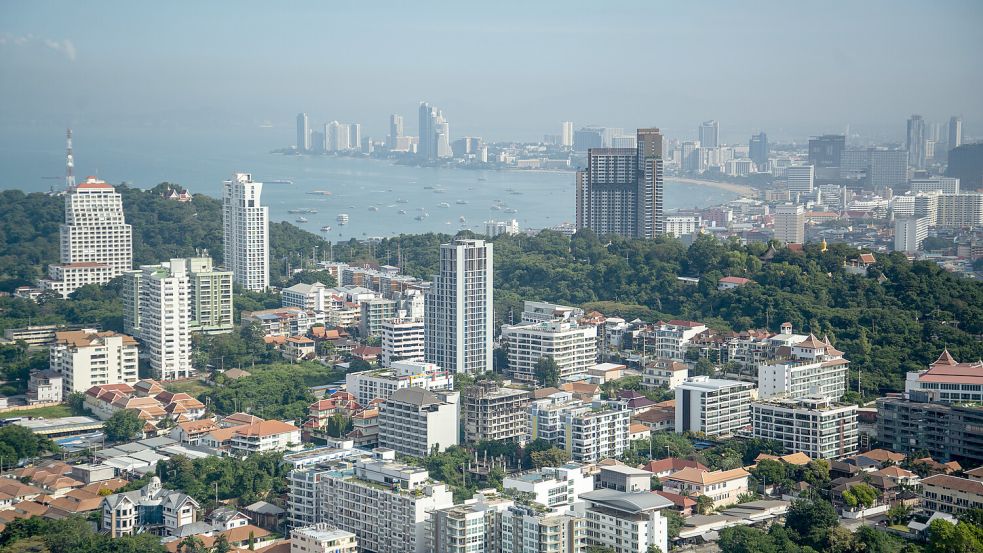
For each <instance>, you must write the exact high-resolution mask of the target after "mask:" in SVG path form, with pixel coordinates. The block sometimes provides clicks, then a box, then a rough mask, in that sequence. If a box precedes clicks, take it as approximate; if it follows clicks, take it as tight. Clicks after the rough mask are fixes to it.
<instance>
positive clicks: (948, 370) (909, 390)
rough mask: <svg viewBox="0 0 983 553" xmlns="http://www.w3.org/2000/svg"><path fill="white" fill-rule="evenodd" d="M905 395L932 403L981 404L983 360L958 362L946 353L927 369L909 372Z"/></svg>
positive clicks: (946, 351)
mask: <svg viewBox="0 0 983 553" xmlns="http://www.w3.org/2000/svg"><path fill="white" fill-rule="evenodd" d="M904 389H905V394H906V395H909V396H911V395H924V396H925V397H926V398H927V399H928V401H931V402H933V403H980V402H981V401H983V361H972V362H966V363H959V362H957V361H956V360H955V359H954V358H953V357H952V355H950V354H949V350H948V349H946V350H943V351H942V355H939V358H938V359H936V360H935V362H934V363H932V364H931V365H929V367H928V369H927V370H924V371H917V372H909V373H908V375H907V377H906V378H905V386H904Z"/></svg>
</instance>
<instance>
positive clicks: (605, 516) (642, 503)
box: [575, 490, 673, 553]
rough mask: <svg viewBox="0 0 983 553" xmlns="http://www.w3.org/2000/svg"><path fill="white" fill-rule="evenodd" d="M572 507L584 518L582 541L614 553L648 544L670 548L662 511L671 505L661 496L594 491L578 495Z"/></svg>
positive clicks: (638, 550) (631, 552) (642, 548)
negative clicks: (577, 500) (580, 498)
mask: <svg viewBox="0 0 983 553" xmlns="http://www.w3.org/2000/svg"><path fill="white" fill-rule="evenodd" d="M581 497H582V499H584V503H580V504H578V505H577V508H576V509H575V511H576V513H577V514H578V515H579V516H582V517H583V518H584V519H585V520H586V527H587V531H586V532H585V535H584V541H585V542H586V543H587V544H589V545H595V546H600V547H609V548H611V549H613V550H614V551H615V553H641V552H645V551H649V547H650V546H655V547H658V548H659V549H658V550H659V551H669V522H668V520H667V519H666V517H665V516H663V514H662V512H663V511H664V510H665V509H671V508H672V507H673V503H672V501H669V500H668V499H666V498H664V497H662V496H661V495H658V494H654V493H650V492H648V491H643V492H622V491H616V490H596V491H593V492H589V493H585V494H584V495H583V496H581Z"/></svg>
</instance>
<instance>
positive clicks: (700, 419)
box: [676, 376, 754, 438]
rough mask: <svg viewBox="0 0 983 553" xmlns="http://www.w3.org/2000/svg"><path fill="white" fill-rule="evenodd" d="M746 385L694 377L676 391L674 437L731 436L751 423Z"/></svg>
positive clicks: (749, 389) (750, 386) (750, 387)
mask: <svg viewBox="0 0 983 553" xmlns="http://www.w3.org/2000/svg"><path fill="white" fill-rule="evenodd" d="M753 388H754V386H753V385H752V384H751V383H750V382H739V381H736V380H721V379H716V378H709V377H706V376H694V377H692V378H689V379H687V380H686V382H684V383H682V384H680V385H679V386H677V387H676V433H677V434H682V433H683V432H687V431H690V432H703V433H704V434H706V435H707V436H709V437H711V438H716V437H721V436H733V435H735V434H736V433H737V432H738V431H739V430H742V429H744V428H746V427H747V426H748V424H749V423H750V420H751V413H750V406H751V390H752V389H753Z"/></svg>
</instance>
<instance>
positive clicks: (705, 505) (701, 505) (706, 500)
mask: <svg viewBox="0 0 983 553" xmlns="http://www.w3.org/2000/svg"><path fill="white" fill-rule="evenodd" d="M696 510H697V512H699V513H700V514H701V515H706V514H709V513H710V512H712V511H713V500H712V499H710V497H708V496H705V495H699V496H697V497H696Z"/></svg>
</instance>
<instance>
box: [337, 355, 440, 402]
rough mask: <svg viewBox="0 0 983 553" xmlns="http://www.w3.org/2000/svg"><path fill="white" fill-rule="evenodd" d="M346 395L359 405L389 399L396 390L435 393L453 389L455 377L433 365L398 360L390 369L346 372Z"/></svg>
mask: <svg viewBox="0 0 983 553" xmlns="http://www.w3.org/2000/svg"><path fill="white" fill-rule="evenodd" d="M345 383H346V384H347V389H348V392H349V393H350V394H352V395H354V396H355V400H356V401H358V403H359V404H360V405H363V406H367V405H368V404H369V402H371V401H372V400H373V399H389V397H390V396H392V395H393V394H394V393H395V392H396V390H403V389H406V388H421V389H423V390H429V391H431V392H436V391H440V390H453V389H454V374H453V373H451V372H450V371H445V370H443V369H441V368H440V367H439V366H437V365H435V364H434V363H426V362H424V361H397V362H395V363H393V364H392V366H391V367H390V368H389V369H375V370H369V371H361V372H357V373H349V374H348V375H346V376H345Z"/></svg>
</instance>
